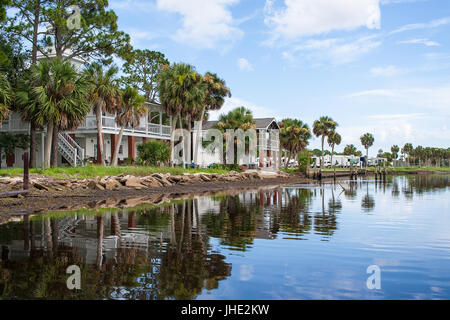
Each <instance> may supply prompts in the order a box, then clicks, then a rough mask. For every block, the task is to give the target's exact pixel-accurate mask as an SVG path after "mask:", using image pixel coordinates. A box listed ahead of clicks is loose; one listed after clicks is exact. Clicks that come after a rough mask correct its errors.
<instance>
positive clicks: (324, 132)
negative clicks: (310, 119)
mask: <svg viewBox="0 0 450 320" xmlns="http://www.w3.org/2000/svg"><path fill="white" fill-rule="evenodd" d="M337 126H338V124H337V123H336V122H335V121H334V120H333V119H331V118H330V117H321V118H320V119H319V120H316V121H314V125H313V133H314V134H315V135H316V137H320V136H321V137H322V158H321V161H320V170H322V169H323V162H324V156H325V154H324V144H325V137H326V136H328V135H329V133H330V132H333V131H334V130H336V127H337Z"/></svg>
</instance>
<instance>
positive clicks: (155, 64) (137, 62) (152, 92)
mask: <svg viewBox="0 0 450 320" xmlns="http://www.w3.org/2000/svg"><path fill="white" fill-rule="evenodd" d="M168 64H169V60H167V59H166V57H165V56H164V54H163V53H161V52H158V51H151V50H140V49H136V50H133V51H131V52H130V54H129V55H128V57H127V58H126V62H125V63H124V64H123V72H124V73H125V76H124V77H122V79H121V80H122V82H123V83H125V84H126V85H128V86H130V87H134V88H136V89H138V90H139V93H141V94H143V95H144V97H145V100H146V101H147V102H156V100H157V98H158V97H157V92H158V91H157V81H156V80H157V77H158V74H159V72H160V71H161V69H162V67H163V66H165V65H168Z"/></svg>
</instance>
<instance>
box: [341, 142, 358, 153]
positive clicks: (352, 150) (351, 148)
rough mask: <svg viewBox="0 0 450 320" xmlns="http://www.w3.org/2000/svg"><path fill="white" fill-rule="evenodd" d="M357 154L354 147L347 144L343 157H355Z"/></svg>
mask: <svg viewBox="0 0 450 320" xmlns="http://www.w3.org/2000/svg"><path fill="white" fill-rule="evenodd" d="M357 152H358V150H357V149H356V147H355V146H354V145H353V144H348V145H346V146H345V148H344V152H343V153H344V155H345V156H353V155H356V153H357Z"/></svg>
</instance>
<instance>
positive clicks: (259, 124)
mask: <svg viewBox="0 0 450 320" xmlns="http://www.w3.org/2000/svg"><path fill="white" fill-rule="evenodd" d="M253 120H254V121H255V125H256V129H258V130H266V129H268V128H269V126H270V125H271V124H272V123H275V125H276V128H277V129H279V127H278V123H277V121H276V120H275V118H255V119H253ZM218 122H219V121H206V122H204V123H203V126H202V129H203V130H208V129H211V128H213V127H214V126H215V125H216V124H217V123H218Z"/></svg>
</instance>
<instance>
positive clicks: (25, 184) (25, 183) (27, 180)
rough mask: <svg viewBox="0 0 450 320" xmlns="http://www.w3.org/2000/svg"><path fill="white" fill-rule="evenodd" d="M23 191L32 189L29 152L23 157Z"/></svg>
mask: <svg viewBox="0 0 450 320" xmlns="http://www.w3.org/2000/svg"><path fill="white" fill-rule="evenodd" d="M23 162H24V163H23V190H29V189H30V170H29V167H30V162H29V160H28V152H25V153H24V155H23Z"/></svg>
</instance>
